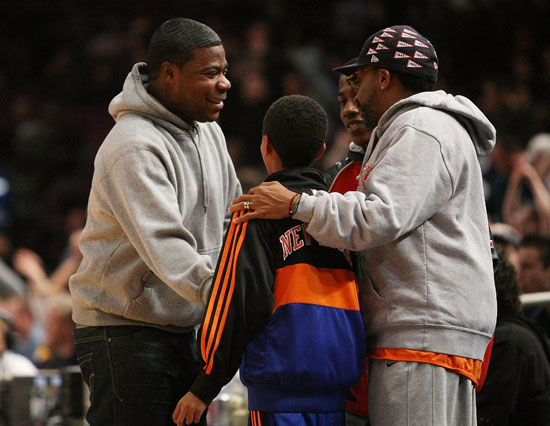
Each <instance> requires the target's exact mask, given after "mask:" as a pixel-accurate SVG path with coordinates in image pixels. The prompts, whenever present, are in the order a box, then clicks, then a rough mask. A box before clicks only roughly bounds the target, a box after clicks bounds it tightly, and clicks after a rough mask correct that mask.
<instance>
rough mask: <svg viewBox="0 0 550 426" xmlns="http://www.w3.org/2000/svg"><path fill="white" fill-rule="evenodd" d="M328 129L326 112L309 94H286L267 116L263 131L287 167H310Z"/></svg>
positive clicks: (274, 104)
mask: <svg viewBox="0 0 550 426" xmlns="http://www.w3.org/2000/svg"><path fill="white" fill-rule="evenodd" d="M327 132H328V118H327V113H326V112H325V110H324V109H323V107H322V106H321V105H319V103H318V102H316V101H315V100H313V99H311V98H309V97H307V96H302V95H289V96H283V97H282V98H280V99H278V100H277V101H275V102H274V103H273V104H272V105H271V106H270V107H269V109H268V110H267V112H266V114H265V116H264V122H263V134H264V135H267V136H269V140H270V141H271V143H272V144H273V147H274V148H275V151H276V152H277V154H278V155H279V158H280V159H281V165H282V166H283V167H284V168H285V169H288V168H291V167H308V166H310V165H311V163H313V161H314V160H315V157H317V155H318V154H319V153H320V152H321V149H322V147H323V144H324V143H325V141H326V138H327Z"/></svg>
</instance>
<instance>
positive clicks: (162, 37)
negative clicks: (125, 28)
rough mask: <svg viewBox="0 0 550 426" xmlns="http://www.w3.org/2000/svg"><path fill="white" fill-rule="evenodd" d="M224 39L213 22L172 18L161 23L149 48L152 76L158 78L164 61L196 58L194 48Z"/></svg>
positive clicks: (214, 43) (152, 78) (150, 74)
mask: <svg viewBox="0 0 550 426" xmlns="http://www.w3.org/2000/svg"><path fill="white" fill-rule="evenodd" d="M221 44H222V41H221V39H220V37H219V36H218V34H216V32H215V31H214V30H213V29H212V28H210V27H209V26H207V25H205V24H202V23H200V22H197V21H194V20H192V19H187V18H172V19H169V20H168V21H165V22H164V23H163V24H162V25H161V26H160V27H158V28H157V29H156V31H155V33H154V34H153V37H151V41H150V42H149V48H148V50H147V68H148V70H149V78H150V79H151V80H155V79H156V78H157V77H158V74H159V72H160V66H161V65H162V63H163V62H174V63H176V64H178V65H179V66H181V65H183V64H185V63H186V62H187V61H189V60H190V59H191V58H193V51H194V50H196V49H202V48H205V47H213V46H220V45H221Z"/></svg>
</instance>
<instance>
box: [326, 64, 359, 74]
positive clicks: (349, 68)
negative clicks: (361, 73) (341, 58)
mask: <svg viewBox="0 0 550 426" xmlns="http://www.w3.org/2000/svg"><path fill="white" fill-rule="evenodd" d="M364 66H365V65H363V64H359V63H357V62H356V63H354V64H349V65H344V66H341V67H336V68H333V69H332V71H336V72H339V73H342V74H345V75H350V74H353V72H354V71H355V70H356V69H357V68H361V67H364Z"/></svg>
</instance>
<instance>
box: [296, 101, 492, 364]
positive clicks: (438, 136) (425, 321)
mask: <svg viewBox="0 0 550 426" xmlns="http://www.w3.org/2000/svg"><path fill="white" fill-rule="evenodd" d="M495 138H496V134H495V129H494V127H493V126H492V124H491V123H490V122H489V121H488V120H487V118H486V117H485V116H484V115H483V113H482V112H481V111H480V110H479V109H478V108H477V107H476V106H475V105H474V104H473V103H472V102H471V101H469V100H468V99H466V98H464V97H462V96H456V97H454V96H451V95H448V94H446V93H445V92H443V91H437V92H425V93H419V94H416V95H413V96H411V97H409V98H406V99H403V100H401V101H399V102H397V103H396V104H394V105H393V106H392V107H391V108H389V109H388V110H387V111H386V112H385V114H384V115H383V116H382V117H381V119H380V121H379V124H378V127H377V128H376V129H375V132H373V135H372V137H371V140H370V142H369V144H368V146H367V152H366V154H365V160H364V162H363V168H362V172H361V175H360V178H359V189H358V191H354V192H348V193H347V194H345V195H340V194H334V193H333V194H328V193H326V192H318V193H316V194H315V195H312V196H307V195H305V194H303V195H302V201H301V203H300V205H299V209H298V212H297V213H296V214H295V216H294V217H295V218H296V219H300V220H303V221H305V222H308V223H309V225H308V232H309V233H310V234H311V235H312V236H313V237H314V238H315V239H317V240H318V241H319V243H321V244H324V245H328V246H331V247H340V248H347V249H352V250H358V251H359V250H362V251H363V252H362V254H363V266H364V268H365V273H366V275H367V276H368V278H369V279H370V284H369V283H366V284H365V285H364V286H363V305H362V309H363V313H364V316H365V320H366V323H367V326H368V327H369V331H370V332H372V333H373V335H374V337H375V339H374V345H375V347H378V348H408V349H415V350H423V351H431V352H436V353H445V354H450V355H458V356H463V357H467V358H474V359H483V355H484V352H485V349H486V347H487V344H488V342H489V340H490V338H491V335H492V333H493V330H494V327H495V322H496V294H495V287H494V282H493V269H492V261H491V251H490V243H489V241H490V238H489V227H488V221H487V214H486V210H485V199H484V194H483V185H482V176H481V170H480V166H479V162H478V159H477V156H478V155H485V154H488V153H489V152H491V150H492V148H493V146H494V144H495ZM366 281H369V280H366Z"/></svg>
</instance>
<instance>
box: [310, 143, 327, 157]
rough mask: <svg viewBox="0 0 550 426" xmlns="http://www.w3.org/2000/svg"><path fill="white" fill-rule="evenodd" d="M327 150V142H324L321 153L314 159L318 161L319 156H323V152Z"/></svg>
mask: <svg viewBox="0 0 550 426" xmlns="http://www.w3.org/2000/svg"><path fill="white" fill-rule="evenodd" d="M326 150H327V144H326V143H324V144H323V147H322V148H321V150H320V151H319V154H317V157H315V160H313V161H317V160H318V159H319V158H321V157H322V156H323V154H324V153H325V151H326Z"/></svg>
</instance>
